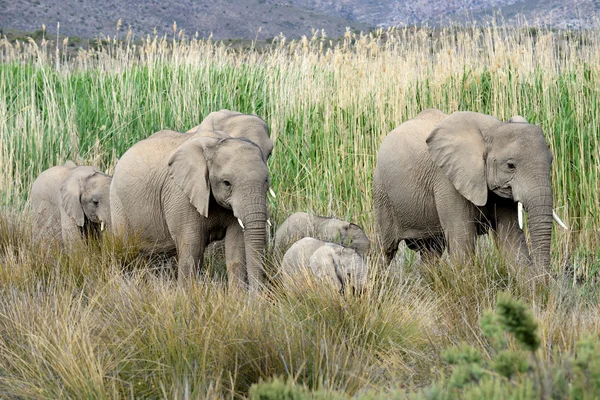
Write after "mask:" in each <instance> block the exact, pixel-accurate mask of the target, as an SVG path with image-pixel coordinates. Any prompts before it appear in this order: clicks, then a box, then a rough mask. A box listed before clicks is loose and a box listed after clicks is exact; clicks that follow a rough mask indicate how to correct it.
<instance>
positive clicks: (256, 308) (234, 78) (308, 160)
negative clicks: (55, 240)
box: [0, 24, 600, 398]
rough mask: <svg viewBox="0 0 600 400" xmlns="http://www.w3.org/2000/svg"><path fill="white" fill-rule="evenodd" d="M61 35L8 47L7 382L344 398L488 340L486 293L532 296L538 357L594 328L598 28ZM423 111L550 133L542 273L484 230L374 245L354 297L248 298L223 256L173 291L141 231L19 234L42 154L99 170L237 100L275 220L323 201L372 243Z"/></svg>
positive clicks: (98, 391) (63, 393)
mask: <svg viewBox="0 0 600 400" xmlns="http://www.w3.org/2000/svg"><path fill="white" fill-rule="evenodd" d="M66 46H67V42H64V41H63V42H59V43H58V44H57V43H55V42H51V41H48V42H43V43H41V44H36V43H34V42H30V43H18V44H16V45H12V44H9V43H8V42H7V41H6V40H3V41H1V42H0V61H1V63H0V165H1V166H2V169H1V171H0V204H1V205H2V209H3V210H4V211H3V214H8V216H2V218H1V219H0V292H1V293H0V394H1V395H3V396H7V397H27V398H28V397H33V398H39V397H43V398H57V397H73V398H81V397H97V398H114V397H168V398H172V397H175V398H179V397H184V398H185V397H192V398H206V397H214V398H219V397H239V396H244V395H246V394H247V390H248V388H249V386H250V385H251V384H252V383H254V382H256V381H258V380H259V379H266V378H268V377H270V376H274V375H282V376H285V377H287V378H289V379H292V380H294V381H295V382H298V383H300V384H303V385H306V386H308V387H309V388H312V389H316V388H320V389H324V390H332V391H333V390H336V391H345V392H347V393H348V394H349V395H355V394H360V393H364V392H365V391H367V390H369V389H376V390H385V389H390V388H412V389H414V388H420V387H422V386H423V385H427V384H428V383H430V382H432V381H433V380H435V379H437V378H438V377H439V371H440V370H442V369H443V363H442V361H441V359H440V356H439V354H440V352H441V350H442V349H443V348H445V347H446V346H448V345H451V344H456V343H459V342H461V341H468V342H469V343H471V344H473V345H475V346H477V347H478V348H480V349H482V350H483V351H484V352H485V351H487V349H488V346H487V344H486V342H485V339H484V338H483V337H482V334H481V332H480V329H479V318H480V316H481V313H482V311H483V310H484V309H486V308H489V307H491V306H492V305H493V304H494V303H495V298H496V293H497V292H498V291H499V290H503V291H508V292H510V293H512V294H513V295H515V296H517V297H519V298H520V299H523V300H524V301H526V302H527V303H529V304H531V305H532V306H533V308H534V312H535V315H536V317H537V318H539V321H540V333H541V335H542V342H543V346H542V350H541V351H540V353H541V355H542V357H543V359H544V360H545V361H546V362H550V361H551V360H553V359H555V358H556V357H563V356H566V355H568V354H570V353H571V352H572V350H573V346H574V343H575V341H576V340H577V339H578V338H579V337H580V336H581V335H583V334H585V333H588V332H597V331H598V328H599V327H598V324H599V321H600V318H599V317H600V316H599V315H598V309H599V308H598V297H597V295H596V288H595V285H596V281H595V278H594V276H595V273H596V271H597V268H598V264H599V261H598V260H599V258H600V257H599V252H598V245H599V242H600V241H599V240H598V232H599V231H600V217H599V212H600V183H599V182H600V181H599V180H598V173H599V168H600V159H599V157H598V142H599V137H598V136H599V135H598V123H599V120H600V113H599V110H598V102H597V93H598V85H599V84H600V77H599V72H600V67H599V65H600V62H599V61H600V60H599V58H600V31H599V30H592V31H585V32H561V31H552V30H544V29H514V28H510V27H504V26H497V25H493V24H490V25H487V26H485V27H483V28H479V27H472V28H469V29H461V30H458V29H446V30H442V31H433V30H430V29H418V30H414V29H411V28H406V29H402V30H386V31H383V30H382V31H378V32H374V33H372V34H366V35H362V34H361V35H355V34H352V33H350V32H348V33H347V35H346V36H345V37H344V38H341V39H340V40H335V41H332V40H330V39H328V38H326V37H323V36H322V35H321V34H320V33H317V34H315V35H314V36H313V37H312V38H303V39H302V40H296V41H290V40H287V39H285V38H283V37H280V38H277V39H276V40H275V41H274V42H273V44H272V45H271V46H270V47H268V48H266V49H263V50H262V51H252V50H250V51H239V50H235V49H233V48H230V47H227V46H226V45H223V44H221V43H214V42H212V41H210V40H207V41H202V40H197V39H193V38H192V39H189V38H185V37H183V35H177V34H175V35H174V37H173V38H146V39H144V40H143V41H141V42H135V41H133V40H132V39H131V37H130V36H127V37H126V38H124V40H122V41H121V40H109V41H108V42H103V43H100V44H99V45H98V47H97V48H94V49H92V50H86V51H84V50H81V51H80V52H79V53H77V55H75V56H70V55H68V53H67V52H66V51H65V50H64V49H65V48H66ZM426 107H437V108H440V109H441V110H443V111H445V112H453V111H456V110H472V111H479V112H484V113H488V114H492V115H495V116H497V117H499V118H501V119H508V118H510V116H512V115H514V114H520V115H523V116H525V117H526V118H527V119H528V120H529V121H530V122H532V123H536V124H539V125H540V126H541V127H542V128H543V130H544V132H545V134H546V137H547V139H548V142H549V143H550V146H551V149H552V151H553V154H554V164H553V176H552V177H553V187H554V195H555V205H556V208H557V212H558V214H559V215H560V216H561V217H563V219H565V220H566V221H567V222H568V224H569V225H570V227H571V230H570V231H569V232H565V231H561V230H555V236H554V241H553V248H552V250H553V263H552V273H553V275H554V277H555V278H556V279H554V280H552V281H551V282H550V283H549V284H548V285H540V284H539V283H536V282H535V281H531V280H529V279H528V277H527V274H526V273H524V272H523V271H522V270H520V269H518V268H517V267H515V266H511V265H509V264H507V263H506V262H505V260H503V259H502V258H501V257H500V256H499V255H498V254H497V253H496V251H495V250H494V248H493V247H490V246H489V244H488V243H487V242H486V241H485V240H482V241H481V243H480V251H479V252H478V256H477V258H476V259H475V260H474V261H473V262H472V263H470V264H467V265H454V264H452V263H448V262H447V261H445V260H441V261H439V262H436V263H432V264H427V263H422V262H420V261H419V260H418V257H415V255H414V253H411V252H410V251H406V252H402V256H401V257H400V259H399V260H398V262H397V264H396V265H394V266H393V267H392V268H389V269H388V268H387V267H386V266H383V265H381V262H380V258H379V255H378V253H377V252H374V254H373V255H372V257H371V259H370V261H369V265H370V266H371V272H370V278H371V279H370V282H371V283H370V284H369V287H368V289H367V292H366V293H365V294H364V295H363V296H360V297H353V296H339V295H337V294H334V293H328V292H323V291H322V289H321V288H320V287H319V286H315V283H314V282H310V281H309V282H304V283H302V284H301V285H300V288H299V289H298V290H295V291H294V290H291V291H290V290H283V289H282V288H281V287H279V286H277V285H276V284H275V285H274V286H272V287H270V289H269V290H268V291H266V292H265V294H264V296H260V297H258V298H254V299H250V298H246V297H245V296H239V295H237V296H236V295H234V294H229V293H227V292H226V290H225V288H224V282H223V281H222V276H223V274H222V271H219V263H218V262H215V263H213V262H212V261H211V263H210V265H211V268H210V271H209V272H207V275H206V276H204V277H203V278H202V279H200V280H199V281H198V282H196V283H195V284H194V285H193V286H192V287H190V288H186V289H182V288H179V287H177V285H176V284H175V281H174V280H173V279H171V278H170V277H169V273H168V271H167V272H165V271H160V270H158V271H157V263H156V262H155V261H152V260H148V259H143V258H142V257H140V256H138V255H137V254H136V253H135V251H133V250H132V249H134V248H135V246H133V247H131V248H121V247H119V245H118V244H117V243H114V242H112V241H111V240H107V241H105V242H103V243H97V244H93V245H92V246H91V248H81V249H76V250H75V251H74V252H72V253H69V254H67V253H65V252H64V251H63V250H62V249H61V248H60V246H57V245H54V244H49V243H37V242H35V241H33V240H32V239H31V232H30V231H29V229H30V228H28V226H29V224H28V222H27V217H26V215H27V212H28V204H27V193H28V191H29V187H30V185H31V183H32V182H33V180H34V179H35V177H36V176H37V175H38V174H39V173H40V172H41V171H42V170H44V169H46V168H48V167H49V166H52V165H55V164H57V163H61V162H64V161H65V160H66V159H72V160H74V161H76V162H78V163H82V164H93V165H96V166H98V167H100V168H101V169H103V170H105V171H107V172H108V173H110V172H112V170H113V168H114V165H115V163H116V160H117V159H118V157H119V156H120V155H121V154H123V152H124V151H125V150H126V149H127V148H129V146H131V145H132V144H133V143H135V142H136V141H138V140H140V139H141V138H144V137H147V136H148V135H150V134H152V133H153V132H155V131H157V130H160V129H175V130H180V131H185V130H187V129H189V127H191V126H195V125H197V124H198V123H199V121H201V120H202V119H203V118H204V116H206V115H207V114H208V113H209V112H211V111H214V110H218V109H220V108H229V109H234V110H238V111H241V112H247V113H256V114H258V115H260V116H262V117H263V118H264V119H265V120H266V121H267V123H268V124H269V127H270V129H271V134H272V137H273V139H274V140H275V149H274V152H273V156H272V158H271V160H270V162H269V163H270V165H269V167H270V171H271V180H272V183H273V186H274V188H275V190H276V191H277V193H278V197H277V200H276V201H275V200H271V204H270V211H271V213H272V219H273V220H274V221H275V222H281V221H283V219H284V218H285V217H286V216H287V215H288V214H290V213H291V212H293V211H297V210H304V211H310V212H314V213H318V214H322V215H334V216H337V217H339V218H343V219H348V220H352V221H355V222H357V223H359V224H360V225H362V226H363V227H364V228H365V230H366V232H367V234H368V235H369V237H370V238H371V239H373V240H376V237H375V232H374V221H373V213H372V199H371V177H372V171H373V169H374V166H375V161H376V153H377V149H378V147H379V144H380V143H381V141H382V139H383V137H384V136H385V135H386V134H387V133H388V132H389V131H391V130H392V129H393V128H394V127H396V126H397V125H399V124H400V123H401V122H403V121H405V120H407V119H409V118H411V117H413V116H414V115H416V114H417V113H418V112H420V111H421V110H422V109H423V108H426ZM22 214H23V215H25V216H23V215H22ZM213 264H214V265H215V267H214V268H213V267H212V266H213ZM275 267H276V265H275Z"/></svg>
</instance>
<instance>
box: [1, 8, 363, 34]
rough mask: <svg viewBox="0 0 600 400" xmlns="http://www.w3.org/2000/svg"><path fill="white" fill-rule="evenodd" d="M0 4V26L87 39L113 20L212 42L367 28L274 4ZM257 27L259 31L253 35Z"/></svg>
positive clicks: (140, 30) (141, 30)
mask: <svg viewBox="0 0 600 400" xmlns="http://www.w3.org/2000/svg"><path fill="white" fill-rule="evenodd" d="M231 3H232V2H230V1H226V0H214V1H209V0H170V1H168V2H167V1H164V0H144V1H135V0H21V1H18V2H17V1H12V2H11V1H10V0H0V10H2V11H1V12H0V28H3V29H16V30H21V31H34V30H37V29H40V28H41V26H42V24H45V25H46V27H47V29H48V31H49V32H53V33H55V32H56V25H57V23H58V22H60V32H61V34H64V35H67V36H81V37H88V38H93V37H96V36H98V35H99V34H100V33H102V34H104V35H111V36H113V35H114V34H115V32H116V27H117V21H118V20H119V19H121V24H122V26H121V31H123V30H126V29H127V28H128V27H129V26H131V28H132V30H133V32H134V33H135V34H136V35H138V36H140V35H142V36H144V35H146V34H153V32H154V29H155V28H156V31H157V33H158V34H159V35H162V34H165V33H168V34H172V33H173V22H177V29H178V30H179V29H183V30H184V31H185V33H186V34H187V35H194V34H195V33H196V32H198V34H199V36H200V37H208V35H210V34H211V33H213V35H214V37H215V38H216V39H227V38H251V39H253V38H255V37H257V35H258V38H259V39H266V38H269V37H273V36H276V35H278V34H279V33H283V34H284V35H286V36H287V37H299V36H301V35H310V34H311V30H312V29H325V31H326V32H327V34H328V35H330V36H339V35H341V34H343V32H344V31H345V29H346V27H351V28H352V29H359V30H368V29H369V28H370V26H369V25H368V24H365V23H362V22H360V21H357V20H355V21H350V20H348V19H346V18H343V17H340V16H336V15H328V14H326V13H322V12H320V11H318V10H316V9H315V10H312V9H307V8H302V7H296V6H295V5H294V4H292V2H290V1H278V0H240V1H236V2H235V6H234V5H232V4H231ZM259 29H260V33H259Z"/></svg>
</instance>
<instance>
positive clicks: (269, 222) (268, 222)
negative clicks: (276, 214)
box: [267, 218, 273, 226]
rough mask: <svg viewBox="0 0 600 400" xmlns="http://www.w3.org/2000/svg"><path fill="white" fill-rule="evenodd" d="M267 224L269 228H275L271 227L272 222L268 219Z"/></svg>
mask: <svg viewBox="0 0 600 400" xmlns="http://www.w3.org/2000/svg"><path fill="white" fill-rule="evenodd" d="M267 224H268V225H269V226H273V225H271V220H270V219H269V218H267Z"/></svg>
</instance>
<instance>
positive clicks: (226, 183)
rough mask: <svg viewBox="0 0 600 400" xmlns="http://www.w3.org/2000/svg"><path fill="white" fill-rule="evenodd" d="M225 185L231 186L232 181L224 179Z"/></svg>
mask: <svg viewBox="0 0 600 400" xmlns="http://www.w3.org/2000/svg"><path fill="white" fill-rule="evenodd" d="M223 185H225V186H227V187H230V186H231V182H229V181H228V180H227V179H225V180H224V181H223Z"/></svg>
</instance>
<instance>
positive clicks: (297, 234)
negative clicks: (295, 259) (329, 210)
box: [273, 212, 370, 256]
mask: <svg viewBox="0 0 600 400" xmlns="http://www.w3.org/2000/svg"><path fill="white" fill-rule="evenodd" d="M307 236H310V237H314V238H317V239H321V240H324V241H327V242H333V243H338V244H342V245H345V246H348V247H351V248H353V249H355V250H356V251H357V252H358V254H360V255H361V256H364V255H365V254H366V253H367V251H368V250H369V246H370V243H369V239H368V238H367V235H366V234H365V232H364V231H363V230H362V229H361V227H360V226H358V225H356V224H353V223H351V222H346V221H342V220H339V219H337V218H330V217H319V216H316V215H311V214H307V213H305V212H296V213H294V214H292V215H290V216H289V217H288V218H287V219H286V220H285V221H283V223H282V224H281V225H280V226H279V228H278V229H277V231H276V232H275V239H274V246H273V249H274V250H275V251H276V252H279V253H280V254H283V253H284V252H285V251H286V250H287V249H288V248H289V247H290V246H291V245H292V244H293V243H294V242H296V241H297V240H299V239H302V238H303V237H307Z"/></svg>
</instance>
